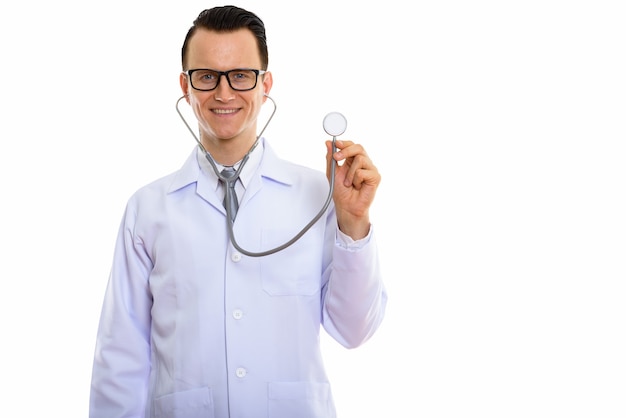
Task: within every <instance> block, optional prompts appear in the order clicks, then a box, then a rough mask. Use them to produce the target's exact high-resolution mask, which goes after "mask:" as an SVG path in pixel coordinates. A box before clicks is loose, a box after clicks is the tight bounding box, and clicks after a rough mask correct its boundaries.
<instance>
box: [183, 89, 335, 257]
mask: <svg viewBox="0 0 626 418" xmlns="http://www.w3.org/2000/svg"><path fill="white" fill-rule="evenodd" d="M185 97H187V96H186V95H184V96H181V97H180V98H179V99H178V100H177V101H176V112H177V113H178V116H180V118H181V120H182V121H183V123H184V124H185V126H186V127H187V129H188V130H189V132H190V133H191V136H193V138H194V139H195V140H196V143H197V144H198V146H199V147H200V149H201V150H202V152H204V155H205V157H206V159H207V160H208V161H209V163H210V164H211V166H212V167H213V170H214V171H215V174H216V175H217V177H218V178H219V179H220V181H222V182H223V183H224V185H225V186H226V187H225V189H226V199H227V201H230V198H231V196H232V188H231V187H228V186H229V185H230V183H231V182H235V181H237V179H238V178H239V174H240V173H241V170H242V168H243V167H244V165H245V164H246V162H248V159H249V158H250V154H251V153H252V151H254V149H255V148H256V147H257V145H258V144H259V139H260V138H261V135H263V132H265V128H267V125H269V123H270V121H271V120H272V118H273V117H274V114H275V113H276V108H277V107H276V102H275V101H274V99H272V98H271V97H270V96H269V95H267V94H266V95H265V97H267V98H268V99H270V101H271V102H272V104H273V105H274V110H273V111H272V113H271V114H270V117H269V118H268V120H267V122H265V125H263V129H261V132H260V133H259V134H258V135H257V137H256V141H255V142H254V144H253V145H252V147H250V150H248V152H247V153H246V155H245V156H244V157H243V159H242V160H241V164H239V167H238V168H237V170H236V171H235V174H234V175H233V176H232V177H229V178H227V177H225V176H224V175H222V174H221V173H220V171H219V170H218V168H217V165H216V163H215V160H214V159H213V157H212V156H211V154H210V153H209V152H208V151H207V150H206V149H205V148H204V146H203V145H202V142H200V139H199V138H198V136H197V135H196V133H195V132H194V131H193V130H192V129H191V127H190V126H189V124H188V123H187V120H186V119H185V117H184V116H183V114H182V113H181V111H180V109H179V103H180V101H181V100H182V99H184V98H185ZM336 140H337V137H336V136H333V140H332V155H334V154H335V152H336V151H337V146H336V144H335V142H336ZM329 164H330V180H329V183H330V188H329V191H328V196H327V197H326V201H325V202H324V206H322V208H321V209H320V211H319V212H318V213H317V215H315V216H314V217H313V219H311V221H310V222H309V223H308V224H306V225H305V226H304V227H303V228H302V229H301V230H300V232H298V233H297V234H296V235H294V237H293V238H291V239H290V240H289V241H287V242H285V243H284V244H282V245H279V246H277V247H274V248H272V249H269V250H265V251H259V252H254V251H248V250H246V249H244V248H242V247H241V246H240V245H239V244H238V243H237V240H236V239H235V232H234V230H233V224H234V222H233V217H232V213H231V208H230V207H229V205H226V228H227V229H228V238H229V240H230V242H231V243H232V245H233V247H234V248H235V249H236V250H237V251H239V252H240V253H242V254H244V255H247V256H249V257H264V256H267V255H270V254H274V253H277V252H279V251H282V250H284V249H285V248H287V247H289V246H291V245H292V244H294V243H295V242H296V241H298V240H299V239H300V238H302V236H303V235H304V234H306V232H307V231H308V230H309V229H311V227H312V226H313V225H315V223H316V222H317V221H318V220H319V219H320V218H321V217H322V215H323V214H324V213H325V212H326V210H327V209H328V206H329V205H330V202H331V201H332V198H333V191H334V184H335V167H336V165H337V163H336V162H335V161H333V160H332V158H331V160H330V161H329Z"/></svg>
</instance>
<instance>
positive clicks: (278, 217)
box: [90, 139, 387, 418]
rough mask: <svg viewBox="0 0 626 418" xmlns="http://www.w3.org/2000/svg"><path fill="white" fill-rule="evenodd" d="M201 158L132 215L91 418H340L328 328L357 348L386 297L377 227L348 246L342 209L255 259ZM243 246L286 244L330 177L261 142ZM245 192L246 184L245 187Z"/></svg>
mask: <svg viewBox="0 0 626 418" xmlns="http://www.w3.org/2000/svg"><path fill="white" fill-rule="evenodd" d="M200 157H201V158H198V153H197V150H196V148H194V151H193V152H192V153H191V155H190V156H189V158H188V159H187V161H186V162H185V164H184V165H183V167H182V168H181V169H180V170H178V171H176V172H175V173H172V174H171V175H169V176H166V177H164V178H161V179H159V180H157V181H155V182H153V183H151V184H148V185H146V186H145V187H143V188H141V189H139V190H138V191H137V192H136V193H135V194H134V195H133V196H132V197H131V198H130V199H129V202H128V205H127V208H126V211H125V213H124V216H123V219H122V222H121V225H120V230H119V235H118V239H117V243H116V247H115V253H114V260H113V266H112V270H111V274H110V278H109V283H108V286H107V290H106V294H105V299H104V303H103V308H102V315H101V319H100V326H99V329H98V335H97V343H96V350H95V356H94V365H93V374H92V385H91V398H90V417H91V418H98V417H103V418H104V417H106V418H122V417H135V418H139V417H142V418H145V417H154V418H164V417H167V418H176V417H184V418H196V417H197V418H199V417H203V418H215V417H217V418H257V417H268V418H269V417H272V418H276V417H278V418H310V417H316V418H331V417H335V408H334V404H333V398H332V394H331V390H330V383H329V381H328V378H327V376H326V372H325V370H324V365H323V361H322V356H321V352H320V340H319V331H320V325H321V326H323V327H324V329H325V331H326V332H327V333H328V334H329V335H331V336H332V337H333V338H334V339H335V340H337V341H338V342H339V343H340V344H342V345H344V346H345V347H356V346H358V345H360V344H362V343H363V342H365V341H366V340H367V339H369V338H370V337H371V336H372V334H373V333H374V332H375V331H376V329H377V328H378V326H379V325H380V323H381V321H382V318H383V315H384V310H385V305H386V300H387V295H386V292H385V289H384V285H383V282H382V278H381V273H380V268H379V262H378V254H377V249H376V243H375V239H374V235H373V230H370V235H369V236H368V237H366V238H365V239H363V240H359V241H352V240H351V239H350V238H349V237H347V236H345V235H343V234H341V233H340V232H339V231H338V228H337V221H336V218H335V214H334V207H333V206H332V204H331V207H330V208H329V209H328V211H327V213H326V216H324V217H322V218H321V219H320V220H319V221H318V222H317V223H316V224H315V225H314V226H313V227H312V228H311V229H310V230H309V231H308V232H307V233H306V234H305V235H304V236H303V237H302V238H300V239H299V240H298V241H297V242H296V243H294V244H293V245H291V246H290V247H288V248H286V249H285V250H283V251H280V252H278V253H276V254H272V255H268V256H265V257H248V256H245V255H242V254H240V253H239V252H238V251H236V250H235V248H234V247H233V246H232V244H231V243H230V242H229V240H228V237H227V235H228V234H227V229H226V219H225V210H224V207H223V205H222V199H223V192H221V191H220V190H221V189H220V187H221V186H219V184H218V181H217V176H216V175H215V172H214V171H213V169H212V167H211V166H210V165H209V164H208V163H206V164H205V163H203V161H202V159H203V158H204V156H203V155H201V156H200ZM241 180H242V182H241V184H240V185H239V186H238V187H240V188H241V189H240V191H241V192H240V191H238V192H237V193H238V196H239V212H238V213H237V218H236V220H235V222H234V225H233V228H234V233H235V236H236V238H237V241H238V243H239V245H240V246H241V247H242V248H244V249H246V250H249V251H254V252H260V251H265V250H267V249H270V248H274V247H276V246H279V245H281V244H283V243H285V242H286V241H288V240H289V239H291V238H292V237H293V236H294V235H296V234H297V233H298V232H299V231H300V229H301V228H302V227H303V226H305V225H306V224H307V223H309V221H310V220H311V219H312V218H313V217H314V216H315V215H316V214H317V212H318V211H319V210H320V209H321V207H322V205H323V203H324V201H325V199H326V196H327V193H328V181H327V179H326V177H325V175H324V174H323V173H321V172H318V171H315V170H312V169H310V168H307V167H303V166H299V165H296V164H292V163H290V162H287V161H284V160H281V159H279V158H277V156H276V155H275V154H274V152H273V151H272V150H271V148H270V147H269V146H268V144H267V142H266V141H265V140H264V139H262V140H261V143H260V144H259V146H258V147H257V149H256V150H255V151H254V152H253V153H252V154H251V158H250V160H249V161H248V163H247V164H246V166H245V167H244V169H243V170H242V173H241ZM238 183H239V182H238Z"/></svg>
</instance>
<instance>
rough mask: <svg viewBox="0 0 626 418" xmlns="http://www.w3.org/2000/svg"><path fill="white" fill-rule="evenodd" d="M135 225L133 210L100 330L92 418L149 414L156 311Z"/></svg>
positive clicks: (116, 260)
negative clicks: (151, 351)
mask: <svg viewBox="0 0 626 418" xmlns="http://www.w3.org/2000/svg"><path fill="white" fill-rule="evenodd" d="M134 224H135V214H134V211H133V209H132V207H131V208H127V210H126V213H125V216H124V219H123V221H122V224H121V226H120V230H119V234H118V237H117V242H116V246H115V253H114V260H113V266H112V269H111V274H110V277H109V282H108V285H107V290H106V293H105V298H104V303H103V307H102V313H101V318H100V324H99V327H98V334H97V340H96V349H95V355H94V363H93V371H92V382H91V394H90V403H89V416H90V418H100V417H102V418H104V417H106V418H122V417H124V418H127V417H134V418H139V417H144V414H145V412H144V409H145V404H146V399H147V390H148V389H147V388H148V379H149V374H150V323H151V317H150V311H151V307H152V297H151V294H150V290H149V286H148V276H149V273H150V270H151V268H152V262H151V260H150V257H149V256H148V254H147V253H146V251H145V249H144V247H143V245H142V242H141V241H140V240H138V239H137V238H136V237H135V236H134Z"/></svg>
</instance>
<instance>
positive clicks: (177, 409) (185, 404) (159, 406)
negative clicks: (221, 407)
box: [154, 387, 215, 418]
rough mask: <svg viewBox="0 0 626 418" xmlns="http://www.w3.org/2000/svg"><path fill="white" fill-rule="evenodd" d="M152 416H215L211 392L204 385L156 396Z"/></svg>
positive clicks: (156, 417) (170, 417)
mask: <svg viewBox="0 0 626 418" xmlns="http://www.w3.org/2000/svg"><path fill="white" fill-rule="evenodd" d="M154 418H215V411H214V408H213V392H212V391H211V389H210V388H208V387H205V388H197V389H191V390H186V391H184V392H175V393H170V394H169V395H165V396H161V397H159V398H156V399H155V400H154Z"/></svg>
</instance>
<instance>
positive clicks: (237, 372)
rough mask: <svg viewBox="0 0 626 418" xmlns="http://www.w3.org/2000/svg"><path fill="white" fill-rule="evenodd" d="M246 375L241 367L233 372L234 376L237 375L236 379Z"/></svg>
mask: <svg viewBox="0 0 626 418" xmlns="http://www.w3.org/2000/svg"><path fill="white" fill-rule="evenodd" d="M247 373H248V372H247V371H246V369H244V368H243V367H239V368H237V370H235V374H236V375H237V377H246V374H247Z"/></svg>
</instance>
